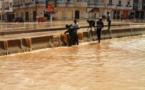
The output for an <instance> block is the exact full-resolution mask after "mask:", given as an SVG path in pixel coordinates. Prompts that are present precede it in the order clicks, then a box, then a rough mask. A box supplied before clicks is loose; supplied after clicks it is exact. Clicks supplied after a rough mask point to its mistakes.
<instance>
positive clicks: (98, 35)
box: [97, 28, 102, 43]
mask: <svg viewBox="0 0 145 90" xmlns="http://www.w3.org/2000/svg"><path fill="white" fill-rule="evenodd" d="M101 30H102V29H101V28H97V38H98V43H100V41H101Z"/></svg>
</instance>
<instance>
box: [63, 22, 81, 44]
mask: <svg viewBox="0 0 145 90" xmlns="http://www.w3.org/2000/svg"><path fill="white" fill-rule="evenodd" d="M66 28H67V31H66V32H65V34H66V33H68V34H69V37H68V39H69V41H68V42H69V46H71V45H76V44H77V45H79V40H78V35H77V30H78V29H79V26H78V24H77V21H76V20H74V23H73V24H71V25H66Z"/></svg>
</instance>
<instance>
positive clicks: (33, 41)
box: [0, 27, 145, 55]
mask: <svg viewBox="0 0 145 90" xmlns="http://www.w3.org/2000/svg"><path fill="white" fill-rule="evenodd" d="M111 31H112V33H111V37H113V38H119V37H124V36H133V35H141V34H145V28H141V27H139V28H124V29H121V28H120V29H112V30H111ZM78 38H79V40H80V41H81V42H86V41H92V40H95V39H96V31H92V32H91V33H90V32H87V31H84V32H79V33H78ZM101 38H102V39H109V38H110V31H108V30H103V31H102V37H101ZM59 46H68V35H66V34H61V35H56V36H53V35H51V36H35V37H26V38H21V39H20V38H19V39H17V38H16V39H10V40H9V39H8V40H2V41H0V55H7V54H11V53H19V52H28V51H31V50H37V49H43V48H51V47H59Z"/></svg>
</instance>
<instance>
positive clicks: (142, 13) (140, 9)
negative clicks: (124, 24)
mask: <svg viewBox="0 0 145 90" xmlns="http://www.w3.org/2000/svg"><path fill="white" fill-rule="evenodd" d="M133 10H134V12H133V15H134V18H135V19H145V0H134V4H133Z"/></svg>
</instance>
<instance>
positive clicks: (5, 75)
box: [0, 36, 145, 90]
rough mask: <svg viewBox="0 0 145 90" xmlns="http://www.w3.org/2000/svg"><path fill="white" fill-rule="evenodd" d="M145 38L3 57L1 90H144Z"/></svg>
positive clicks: (0, 61)
mask: <svg viewBox="0 0 145 90" xmlns="http://www.w3.org/2000/svg"><path fill="white" fill-rule="evenodd" d="M144 56H145V37H144V36H138V37H126V38H121V39H112V40H105V41H103V42H102V43H101V44H100V45H99V44H97V43H95V42H92V43H84V44H82V45H80V46H79V47H77V46H74V47H70V48H67V47H64V48H53V49H47V50H42V51H37V52H32V53H25V54H19V55H11V56H4V57H0V90H145V72H144V70H145V57H144Z"/></svg>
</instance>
